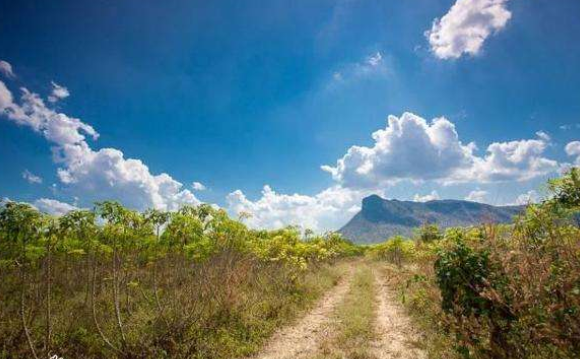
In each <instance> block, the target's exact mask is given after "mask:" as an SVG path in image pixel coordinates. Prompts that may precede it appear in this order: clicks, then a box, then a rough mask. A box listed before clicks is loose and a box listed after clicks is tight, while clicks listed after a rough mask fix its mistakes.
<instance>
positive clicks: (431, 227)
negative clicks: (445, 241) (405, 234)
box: [417, 224, 443, 243]
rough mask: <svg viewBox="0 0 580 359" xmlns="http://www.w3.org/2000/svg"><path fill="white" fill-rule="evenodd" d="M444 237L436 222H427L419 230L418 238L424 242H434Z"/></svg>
mask: <svg viewBox="0 0 580 359" xmlns="http://www.w3.org/2000/svg"><path fill="white" fill-rule="evenodd" d="M442 238H443V235H442V234H441V231H440V230H439V227H438V226H437V225H436V224H425V225H423V226H421V228H419V230H418V231H417V239H418V240H419V241H420V242H422V243H432V242H435V241H438V240H440V239H442Z"/></svg>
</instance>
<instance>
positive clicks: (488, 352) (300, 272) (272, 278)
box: [0, 169, 580, 359]
mask: <svg viewBox="0 0 580 359" xmlns="http://www.w3.org/2000/svg"><path fill="white" fill-rule="evenodd" d="M547 189H548V190H549V192H550V194H549V196H547V198H546V199H545V200H544V201H542V202H541V203H538V204H530V205H529V206H528V207H527V210H526V212H525V213H523V214H522V215H520V216H518V217H516V218H514V221H513V223H512V224H509V225H492V224H482V225H480V226H477V227H470V228H452V229H448V230H446V231H445V233H442V232H441V231H440V230H439V229H438V228H437V227H436V226H433V225H425V226H423V227H422V228H420V229H418V230H417V232H416V234H415V235H414V236H413V238H404V237H400V236H397V237H393V238H390V239H389V240H387V241H385V242H384V243H380V244H376V245H371V246H357V245H354V244H352V243H351V242H349V241H347V240H345V239H343V238H342V237H341V236H340V235H338V234H334V233H329V234H326V235H314V234H313V233H312V232H305V233H304V234H302V233H301V232H300V231H299V230H298V229H297V228H292V227H289V228H285V229H281V230H275V231H265V230H252V229H248V228H247V227H246V226H245V225H244V224H243V223H242V222H240V221H237V220H234V219H231V218H229V217H228V216H227V214H226V213H225V212H224V211H222V210H219V209H215V208H212V207H211V206H208V205H201V206H198V207H188V206H186V207H183V208H181V209H180V210H179V211H177V212H173V213H165V212H160V211H155V210H150V211H147V212H144V213H140V212H136V211H132V210H129V209H127V208H124V207H123V206H121V205H120V204H118V203H116V202H102V203H97V204H96V206H95V208H94V209H93V210H77V211H73V212H69V213H68V214H66V215H64V216H62V217H52V216H48V215H44V214H41V213H40V212H38V211H37V210H36V209H34V208H33V207H31V206H30V205H27V204H23V203H15V202H5V203H3V204H2V206H1V207H0V278H1V281H0V303H1V305H0V358H47V357H49V356H51V355H58V356H60V357H64V358H244V357H251V356H254V357H257V358H270V357H274V356H275V357H277V358H280V357H284V354H283V353H285V352H286V350H285V348H288V350H287V351H288V353H289V354H291V357H292V358H317V359H319V358H329V359H330V358H352V359H356V358H359V359H364V358H369V359H370V358H375V359H381V358H422V357H430V358H482V359H483V358H577V357H578V355H579V354H580V344H579V343H580V229H579V222H578V220H579V219H580V217H579V215H578V212H579V211H580V171H579V170H578V169H571V170H570V171H569V172H568V173H566V174H565V175H563V176H562V177H561V178H559V179H555V180H552V181H550V182H549V183H548V185H547ZM354 257H356V258H354ZM302 338H303V339H302ZM272 340H276V341H279V343H272V342H271V341H272ZM268 341H270V342H268ZM273 353H274V354H273Z"/></svg>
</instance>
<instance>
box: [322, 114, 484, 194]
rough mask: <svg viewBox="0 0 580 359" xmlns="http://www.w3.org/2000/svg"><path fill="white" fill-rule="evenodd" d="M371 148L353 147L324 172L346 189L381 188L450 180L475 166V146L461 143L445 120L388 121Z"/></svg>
mask: <svg viewBox="0 0 580 359" xmlns="http://www.w3.org/2000/svg"><path fill="white" fill-rule="evenodd" d="M372 138H373V139H374V141H375V142H374V145H373V146H372V147H362V146H352V147H351V148H350V149H349V150H348V151H347V153H346V154H345V155H344V156H343V157H342V158H341V159H339V160H338V161H337V164H336V166H335V167H331V166H322V169H323V170H324V171H327V172H329V173H331V174H332V176H333V178H334V179H335V180H336V181H338V182H340V183H342V184H344V185H345V186H347V187H367V188H368V187H381V186H385V185H389V184H392V183H393V182H396V181H400V180H405V179H408V180H429V179H441V178H448V177H449V176H451V175H452V174H453V172H454V171H455V170H456V169H457V168H468V167H469V166H471V165H472V164H473V150H474V148H475V147H474V145H473V144H467V145H464V144H463V143H461V141H459V137H458V135H457V132H456V130H455V126H454V125H453V124H452V123H451V122H449V121H448V120H447V119H445V118H437V119H435V120H433V121H432V123H431V124H429V123H427V121H426V120H425V119H423V118H421V117H419V116H416V115H414V114H412V113H404V114H403V115H402V116H401V117H400V118H398V117H395V116H389V117H388V123H387V126H386V128H385V129H382V130H378V131H376V132H374V133H373V134H372Z"/></svg>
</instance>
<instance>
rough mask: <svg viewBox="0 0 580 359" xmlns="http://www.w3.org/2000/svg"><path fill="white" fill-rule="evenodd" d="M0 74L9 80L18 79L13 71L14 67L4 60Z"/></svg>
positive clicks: (1, 63)
mask: <svg viewBox="0 0 580 359" xmlns="http://www.w3.org/2000/svg"><path fill="white" fill-rule="evenodd" d="M0 73H1V74H2V75H4V76H5V77H7V78H14V77H16V75H15V74H14V71H13V70H12V65H10V63H8V62H6V61H4V60H0Z"/></svg>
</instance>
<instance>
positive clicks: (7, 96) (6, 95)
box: [0, 81, 13, 114]
mask: <svg viewBox="0 0 580 359" xmlns="http://www.w3.org/2000/svg"><path fill="white" fill-rule="evenodd" d="M12 101H13V100H12V93H11V92H10V90H8V88H6V85H5V84H4V82H2V81H0V114H3V113H5V112H6V111H8V110H9V109H10V107H11V106H12Z"/></svg>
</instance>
